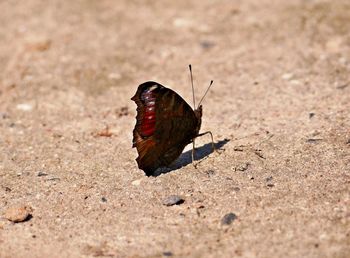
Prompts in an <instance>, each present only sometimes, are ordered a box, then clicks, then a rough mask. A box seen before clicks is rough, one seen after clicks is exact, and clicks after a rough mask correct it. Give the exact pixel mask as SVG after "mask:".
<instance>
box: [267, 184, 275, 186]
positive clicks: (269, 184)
mask: <svg viewBox="0 0 350 258" xmlns="http://www.w3.org/2000/svg"><path fill="white" fill-rule="evenodd" d="M274 186H275V185H274V184H267V187H274Z"/></svg>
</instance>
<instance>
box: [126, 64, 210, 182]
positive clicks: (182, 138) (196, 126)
mask: <svg viewBox="0 0 350 258" xmlns="http://www.w3.org/2000/svg"><path fill="white" fill-rule="evenodd" d="M189 69H190V74H191V83H192V91H193V100H194V88H193V76H192V67H191V65H189ZM212 84H213V81H211V82H210V85H209V87H208V88H207V91H206V93H205V94H204V96H203V97H202V99H201V101H200V103H201V102H202V100H203V99H204V97H205V95H206V94H207V92H208V90H209V89H210V87H211V85H212ZM131 100H133V101H135V103H136V105H137V109H136V111H137V115H136V125H135V128H134V130H133V146H132V147H136V149H137V152H138V154H139V156H138V157H137V159H136V161H137V163H138V167H139V168H140V169H142V170H143V171H144V172H145V173H146V175H147V176H151V175H155V171H156V170H157V169H158V168H160V167H165V166H168V165H170V164H171V163H172V162H173V161H174V160H176V159H177V158H178V157H179V156H180V155H181V153H182V151H183V150H184V148H185V147H186V145H188V144H190V143H193V149H192V162H193V161H194V149H195V138H197V137H199V136H202V135H205V134H210V135H211V138H212V147H213V149H214V150H215V146H214V141H213V135H212V133H211V132H210V131H208V132H205V133H199V130H200V128H201V123H202V105H200V103H199V105H198V107H197V108H194V109H192V108H191V107H190V105H189V104H187V102H186V101H185V100H184V99H183V98H182V97H181V96H180V95H179V94H177V93H176V92H175V91H173V90H172V89H169V88H167V87H165V86H163V85H161V84H159V83H157V82H154V81H147V82H144V83H142V84H141V85H139V87H138V89H137V91H136V93H135V95H134V96H133V97H132V98H131ZM194 106H195V103H194Z"/></svg>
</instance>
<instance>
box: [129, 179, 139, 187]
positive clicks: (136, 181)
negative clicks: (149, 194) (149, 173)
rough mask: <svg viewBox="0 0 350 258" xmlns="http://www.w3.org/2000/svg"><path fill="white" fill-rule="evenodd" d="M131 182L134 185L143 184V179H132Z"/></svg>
mask: <svg viewBox="0 0 350 258" xmlns="http://www.w3.org/2000/svg"><path fill="white" fill-rule="evenodd" d="M131 184H132V185H134V186H139V185H140V184H141V179H138V180H135V181H132V182H131Z"/></svg>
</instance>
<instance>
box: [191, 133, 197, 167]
mask: <svg viewBox="0 0 350 258" xmlns="http://www.w3.org/2000/svg"><path fill="white" fill-rule="evenodd" d="M195 149H196V146H195V141H194V139H193V140H192V164H193V166H194V167H195V168H197V164H196V163H195V160H194V152H195Z"/></svg>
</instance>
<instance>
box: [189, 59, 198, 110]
mask: <svg viewBox="0 0 350 258" xmlns="http://www.w3.org/2000/svg"><path fill="white" fill-rule="evenodd" d="M188 68H189V69H190V76H191V85H192V97H193V109H196V101H195V98H194V87H193V75H192V66H191V65H188Z"/></svg>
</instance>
